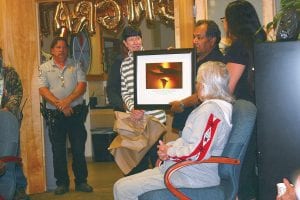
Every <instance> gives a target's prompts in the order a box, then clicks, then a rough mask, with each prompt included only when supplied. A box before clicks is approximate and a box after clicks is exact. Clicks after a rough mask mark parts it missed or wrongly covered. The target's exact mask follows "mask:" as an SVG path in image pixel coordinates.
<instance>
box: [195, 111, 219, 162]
mask: <svg viewBox="0 0 300 200" xmlns="http://www.w3.org/2000/svg"><path fill="white" fill-rule="evenodd" d="M220 121H221V120H220V119H215V120H214V115H213V114H210V116H209V119H208V122H207V124H206V128H205V131H204V134H203V136H202V140H201V142H200V145H199V147H198V148H199V151H200V156H199V157H198V159H197V160H203V158H204V156H205V155H206V153H207V152H208V150H209V147H210V145H211V143H212V141H213V139H214V136H215V133H216V129H217V127H218V124H219V122H220Z"/></svg>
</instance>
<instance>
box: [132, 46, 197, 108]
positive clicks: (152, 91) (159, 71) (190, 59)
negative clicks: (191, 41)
mask: <svg viewBox="0 0 300 200" xmlns="http://www.w3.org/2000/svg"><path fill="white" fill-rule="evenodd" d="M133 56H134V67H135V70H134V73H135V74H134V76H135V84H134V87H135V88H134V89H135V95H134V103H135V104H134V107H135V108H136V109H146V110H152V109H168V108H170V104H169V103H170V102H171V101H175V100H180V99H183V98H185V97H188V96H190V95H192V94H193V91H194V85H195V84H194V79H195V67H194V65H195V53H194V49H172V50H150V51H138V52H134V55H133Z"/></svg>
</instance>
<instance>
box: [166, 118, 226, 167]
mask: <svg viewBox="0 0 300 200" xmlns="http://www.w3.org/2000/svg"><path fill="white" fill-rule="evenodd" d="M220 121H221V120H220V119H218V118H215V117H214V115H213V114H210V116H209V118H208V120H207V123H206V127H205V130H204V133H203V136H202V139H201V141H200V142H199V143H198V145H197V146H196V147H195V149H194V150H193V151H192V152H191V153H190V154H189V155H186V156H181V157H170V159H171V160H173V161H176V162H180V161H184V160H203V158H204V157H205V155H206V154H207V152H208V150H209V149H210V147H211V145H212V141H213V139H214V136H215V133H216V130H217V127H218V124H219V122H220Z"/></svg>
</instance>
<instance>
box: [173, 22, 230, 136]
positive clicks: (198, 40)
mask: <svg viewBox="0 0 300 200" xmlns="http://www.w3.org/2000/svg"><path fill="white" fill-rule="evenodd" d="M220 40H221V32H220V29H219V27H218V25H217V24H216V23H215V22H214V21H212V20H199V21H197V23H196V24H195V29H194V33H193V44H194V48H195V49H196V55H197V57H196V59H197V60H196V66H195V68H196V72H197V70H198V68H199V66H200V65H201V64H203V63H205V62H207V61H220V62H224V57H223V54H222V53H221V51H220V50H219V42H220ZM199 103H200V102H199V100H198V97H197V94H196V93H195V94H193V95H192V96H189V97H187V98H185V99H182V100H180V101H173V102H171V103H170V104H171V111H173V112H175V113H174V118H173V124H172V127H173V128H175V129H178V130H180V131H181V130H182V129H183V127H184V125H185V121H186V119H187V117H188V115H189V114H190V113H191V112H192V110H193V109H194V108H195V106H198V105H199Z"/></svg>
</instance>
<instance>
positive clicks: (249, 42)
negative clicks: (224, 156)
mask: <svg viewBox="0 0 300 200" xmlns="http://www.w3.org/2000/svg"><path fill="white" fill-rule="evenodd" d="M223 25H224V30H225V32H226V35H227V36H228V37H229V38H230V40H231V41H232V43H231V46H230V47H229V48H228V49H227V51H226V55H225V63H226V67H227V70H228V71H229V74H230V81H229V90H230V92H231V93H233V94H234V96H235V97H236V99H245V100H249V101H252V102H254V101H255V96H254V77H253V76H254V68H253V48H254V44H255V42H262V41H265V40H266V33H265V31H264V30H263V29H262V28H261V24H260V22H259V19H258V16H257V13H256V10H255V8H254V7H253V5H252V4H251V3H249V2H248V1H246V0H236V1H233V2H231V3H229V4H228V5H227V7H226V10H225V17H224V18H223ZM255 163H256V133H253V135H252V138H251V140H250V143H249V146H248V149H247V152H246V156H245V161H244V163H243V166H242V171H241V177H240V184H239V194H238V197H239V200H243V199H245V200H249V199H255V197H256V193H257V175H256V173H255Z"/></svg>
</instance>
